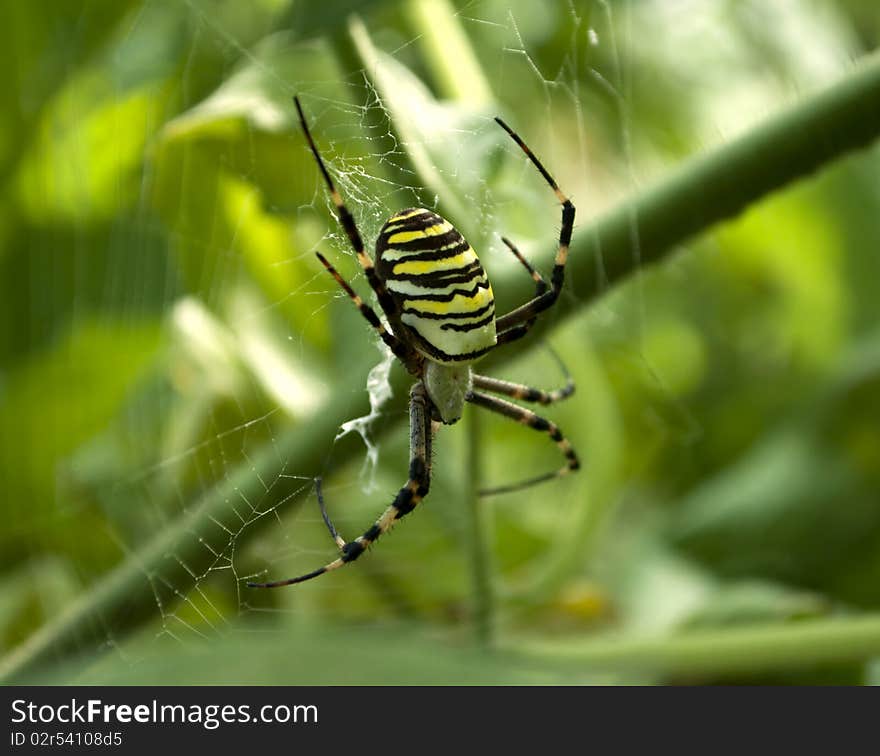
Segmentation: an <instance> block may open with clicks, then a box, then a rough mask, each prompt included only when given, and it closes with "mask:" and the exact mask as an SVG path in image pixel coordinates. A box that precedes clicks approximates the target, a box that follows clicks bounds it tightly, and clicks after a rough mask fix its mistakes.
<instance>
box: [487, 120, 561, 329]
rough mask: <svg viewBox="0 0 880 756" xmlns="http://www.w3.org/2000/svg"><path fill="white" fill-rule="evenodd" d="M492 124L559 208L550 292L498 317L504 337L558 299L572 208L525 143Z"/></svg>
mask: <svg viewBox="0 0 880 756" xmlns="http://www.w3.org/2000/svg"><path fill="white" fill-rule="evenodd" d="M495 121H496V122H497V123H498V125H499V126H500V127H501V128H502V129H504V130H505V131H506V132H507V133H508V134H509V135H510V137H511V139H513V141H514V142H516V143H517V144H518V145H519V146H520V149H522V151H523V152H525V154H526V156H527V157H528V159H529V160H531V162H532V164H533V165H534V166H535V168H537V169H538V172H539V173H540V174H541V175H542V176H543V177H544V180H545V181H546V182H547V183H548V184H549V185H550V188H551V189H552V190H553V191H554V193H555V194H556V198H557V199H558V200H559V202H560V204H561V205H562V228H561V229H560V231H559V247H558V248H557V251H556V260H555V262H554V265H553V273H552V275H551V276H550V289H549V290H547V291H542V292H541V293H539V294H536V295H535V296H534V297H533V298H532V299H530V300H529V301H528V302H526V303H525V304H523V305H520V306H519V307H517V308H516V309H514V310H511V311H510V312H509V313H507V314H506V315H503V316H502V317H500V318H498V320H497V321H496V328H497V329H498V332H499V333H502V334H503V332H504V331H508V330H510V329H512V328H513V327H516V326H520V325H522V324H526V325H525V330H526V331H527V330H528V328H529V327H530V325H531V322H533V321H534V319H535V317H537V315H539V314H540V313H541V312H543V311H544V310H546V309H548V308H550V307H552V306H553V304H554V303H555V302H556V300H557V298H558V297H559V292H560V291H561V290H562V283H563V281H564V280H565V264H566V262H567V261H568V248H569V246H570V244H571V232H572V230H573V228H574V215H575V207H574V205H573V204H572V203H571V200H570V199H568V197H566V196H565V195H564V194H563V193H562V191H561V190H560V189H559V186H558V184H557V183H556V181H555V179H554V178H553V177H552V176H551V175H550V174H549V173H548V172H547V169H546V168H544V166H543V165H542V164H541V161H540V160H538V158H536V157H535V155H534V153H533V152H532V151H531V150H530V149H529V147H528V146H527V145H526V143H525V142H523V140H522V139H521V138H520V136H519V135H518V134H517V133H516V132H515V131H514V130H513V129H511V128H510V126H508V125H507V124H506V123H505V122H504V121H502V120H501V119H500V118H496V119H495ZM508 246H510V245H508ZM530 321H531V322H530ZM524 334H525V331H518V332H517V335H516V336H515V337H512V338H511V337H509V338H508V339H506V341H507V342H508V343H509V342H510V341H513V340H515V338H519V337H520V336H522V335H524Z"/></svg>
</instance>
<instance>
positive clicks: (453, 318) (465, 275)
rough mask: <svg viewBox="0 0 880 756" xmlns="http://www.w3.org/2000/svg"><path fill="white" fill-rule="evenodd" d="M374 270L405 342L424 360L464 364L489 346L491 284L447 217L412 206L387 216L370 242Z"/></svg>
mask: <svg viewBox="0 0 880 756" xmlns="http://www.w3.org/2000/svg"><path fill="white" fill-rule="evenodd" d="M376 270H377V272H378V274H379V277H380V278H381V279H382V280H383V281H384V282H385V287H386V288H387V289H388V292H389V293H390V294H391V297H392V298H393V299H394V301H395V304H396V305H397V309H398V312H399V313H400V322H401V324H402V325H403V327H404V328H405V329H406V331H407V334H406V336H407V337H408V340H410V341H412V343H413V345H414V346H415V347H416V349H418V350H419V351H420V352H422V353H423V354H424V355H425V356H426V357H428V358H429V359H431V360H433V361H435V362H440V363H461V362H469V361H471V360H475V359H477V358H478V357H481V356H482V355H484V354H485V353H486V352H488V351H489V350H490V349H492V347H494V346H495V343H496V335H495V297H494V295H493V293H492V286H491V284H490V283H489V279H488V277H487V276H486V271H485V270H483V266H482V265H481V264H480V260H479V258H478V257H477V254H476V252H474V250H473V248H472V247H471V246H470V244H468V243H467V241H466V240H465V238H464V237H463V236H462V235H461V234H460V233H459V232H458V230H456V228H455V226H453V225H452V224H451V223H450V222H449V221H447V220H444V219H443V218H442V217H440V216H439V215H437V214H436V213H434V212H432V211H430V210H424V209H418V208H409V209H407V210H402V211H401V212H399V213H397V214H396V215H394V216H392V217H391V218H389V219H388V221H387V222H386V223H385V225H384V226H383V227H382V230H381V231H380V232H379V238H378V240H377V241H376Z"/></svg>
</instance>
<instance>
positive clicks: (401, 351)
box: [315, 252, 414, 365]
mask: <svg viewBox="0 0 880 756" xmlns="http://www.w3.org/2000/svg"><path fill="white" fill-rule="evenodd" d="M315 254H316V255H317V256H318V259H319V260H320V261H321V265H323V266H324V267H325V268H326V269H327V272H328V273H329V274H330V275H331V276H333V278H335V279H336V283H338V284H339V285H340V286H341V287H342V290H343V291H344V292H345V293H346V294H348V296H349V298H350V299H351V301H352V302H354V305H355V307H357V308H358V310H360V313H361V315H363V316H364V317H365V318H366V319H367V322H368V323H369V324H370V325H371V326H373V328H375V329H376V333H378V334H379V336H380V337H381V339H382V341H384V342H385V343H386V344H387V345H388V348H389V349H390V350H391V351H392V352H393V353H394V355H395V356H396V357H397V358H398V359H399V360H401V361H402V362H403V363H404V364H405V365H409V364H410V362H411V360H412V358H413V356H414V355H413V350H412V349H410V348H409V347H408V346H407V345H406V344H404V343H403V342H402V341H401V340H400V339H398V338H397V337H396V336H395V335H394V334H393V333H391V332H390V331H388V329H387V328H385V326H383V325H382V321H380V320H379V316H378V315H376V311H375V310H374V309H373V308H372V307H370V306H369V305H368V304H367V303H366V302H364V300H363V299H361V298H360V296H358V294H357V293H356V292H355V290H354V289H352V288H351V286H349V285H348V283H347V282H346V281H345V279H344V278H343V277H342V276H341V275H339V272H338V271H337V270H336V268H334V267H333V266H332V265H331V264H330V263H329V262H327V258H326V257H324V255H322V254H321V253H320V252H315Z"/></svg>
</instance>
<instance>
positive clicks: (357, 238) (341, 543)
mask: <svg viewBox="0 0 880 756" xmlns="http://www.w3.org/2000/svg"><path fill="white" fill-rule="evenodd" d="M293 99H294V103H295V104H296V109H297V113H298V114H299V121H300V125H301V126H302V130H303V133H304V134H305V138H306V140H307V141H308V144H309V148H310V149H311V151H312V154H313V155H314V157H315V160H316V162H317V163H318V168H319V169H320V171H321V174H322V175H323V177H324V182H325V183H326V184H327V189H328V190H329V192H330V198H331V200H332V201H333V204H334V205H335V206H336V214H337V218H338V221H339V223H340V224H341V225H342V228H343V229H344V231H345V234H346V236H348V239H349V241H350V242H351V246H352V247H353V248H354V252H355V254H356V255H357V259H358V262H359V263H360V264H361V267H362V268H363V270H364V275H365V276H366V279H367V282H368V283H369V284H370V287H371V288H372V289H373V291H374V292H375V293H376V298H377V299H378V302H379V306H380V307H381V308H382V312H384V313H385V317H386V318H387V321H388V327H386V326H385V325H383V324H382V322H381V321H380V320H379V317H378V316H377V315H376V312H375V311H374V310H373V308H372V307H370V305H368V304H367V303H366V302H364V301H363V300H362V299H361V297H360V296H359V295H358V294H357V293H355V291H354V289H352V288H351V286H349V285H348V283H347V282H346V281H345V280H343V278H342V276H340V275H339V273H338V272H337V271H336V269H335V268H334V267H333V266H332V265H331V264H330V263H329V262H328V261H327V259H326V258H325V257H324V256H323V255H322V254H321V253H320V252H317V253H316V254H317V257H318V259H319V260H320V261H321V264H322V265H323V266H324V267H325V268H326V269H327V271H328V272H329V273H330V275H331V276H333V278H334V279H336V282H337V283H338V284H339V286H341V287H342V289H343V291H345V293H346V294H347V295H348V296H349V298H350V299H351V301H352V302H353V303H354V305H355V306H356V307H357V308H358V310H360V312H361V314H362V315H363V316H364V318H366V320H367V321H368V322H369V324H370V325H371V326H372V327H373V328H374V329H375V331H376V332H377V333H378V335H379V337H380V338H381V339H382V341H384V342H385V344H387V345H388V348H389V349H390V350H391V351H392V352H393V354H394V355H395V356H396V357H397V359H398V360H400V362H401V363H402V364H403V366H404V367H405V368H406V369H407V370H408V371H409V372H410V373H411V374H412V375H413V376H414V377H415V379H416V382H415V383H414V385H413V386H412V389H411V390H410V394H409V424H410V461H409V478H408V480H407V482H406V484H405V485H404V486H403V488H401V489H400V491H399V492H398V494H397V496H396V497H395V499H394V501H393V502H392V503H391V505H390V506H388V507H387V508H386V509H385V511H384V512H383V513H382V514H381V516H380V517H379V519H378V520H376V521H375V522H374V523H373V525H372V526H371V527H370V528H368V529H367V530H366V531H365V532H364V533H363V535H360V536H358V537H357V538H355V539H354V540H352V541H346V540H345V539H343V538H342V537H341V536H340V535H339V533H338V532H337V531H336V528H335V527H334V526H333V523H332V522H331V520H330V517H329V515H328V514H327V509H326V507H325V505H324V498H323V495H322V492H321V484H320V479H318V480H316V495H317V499H318V504H319V506H320V508H321V516H322V517H323V520H324V524H325V525H326V526H327V529H328V530H329V531H330V536H331V537H332V538H333V540H334V541H335V543H336V546H337V547H338V548H339V551H340V556H339V557H338V558H337V559H335V560H334V561H332V562H330V563H329V564H326V565H324V566H323V567H319V568H318V569H316V570H313V571H312V572H308V573H306V574H304V575H300V576H299V577H294V578H288V579H286V580H277V581H273V582H268V583H253V582H249V583H248V586H249V587H251V588H278V587H280V586H284V585H293V584H294V583H302V582H304V581H306V580H311V579H312V578H316V577H318V576H320V575H323V574H324V573H325V572H330V571H331V570H335V569H338V568H340V567H344V566H345V565H347V564H349V563H350V562H353V561H354V560H355V559H357V558H358V557H359V556H360V555H361V554H363V553H364V551H366V549H367V548H368V547H369V546H370V545H372V544H373V543H375V542H376V541H377V540H378V539H379V537H380V536H382V535H383V534H384V533H386V532H387V531H388V530H389V529H390V528H391V527H392V525H393V524H394V523H395V522H396V521H397V520H399V519H401V518H402V517H404V516H405V515H407V514H409V513H410V512H412V511H413V509H415V508H416V506H417V505H418V504H419V503H420V502H421V501H422V499H424V498H425V496H426V495H427V494H428V488H429V486H430V482H431V444H432V441H433V436H434V433H435V431H436V429H437V428H439V426H440V424H441V423H445V424H447V425H448V424H452V423H455V422H457V421H458V420H459V418H460V417H461V415H462V411H463V409H464V405H465V403H469V404H474V405H476V406H478V407H483V408H484V409H487V410H489V411H491V412H496V413H498V414H500V415H503V416H505V417H508V418H510V419H511V420H515V421H517V422H519V423H521V424H523V425H525V426H527V427H529V428H532V429H534V430H536V431H541V432H543V433H546V434H548V435H549V436H550V438H551V439H552V440H553V441H554V442H555V443H556V445H557V446H558V447H559V449H560V451H561V452H562V454H563V456H564V457H565V465H564V466H563V467H562V468H560V469H558V470H555V471H554V472H551V473H547V474H545V475H541V476H539V477H536V478H531V479H529V480H525V481H522V482H520V483H517V484H513V485H508V486H504V487H500V488H494V489H490V490H487V491H482V492H481V494H491V493H500V492H502V491H511V490H516V489H518V488H521V487H524V486H527V485H531V484H533V483H538V482H541V481H544V480H549V479H551V478H555V477H557V476H561V475H566V474H568V473H569V472H571V471H573V470H577V469H578V468H579V467H580V463H579V462H578V458H577V455H576V454H575V452H574V450H573V449H572V447H571V444H569V442H568V440H567V439H566V438H565V436H563V434H562V431H560V429H559V427H558V426H557V425H556V424H555V423H552V422H550V421H549V420H545V419H544V418H543V417H540V416H539V415H537V414H535V413H534V412H532V411H531V410H528V409H526V408H524V407H521V406H519V405H518V404H514V403H513V402H510V401H507V400H505V399H500V398H497V397H495V396H491V395H490V394H488V393H484V392H492V393H494V394H502V395H504V396H508V397H511V398H513V399H518V400H520V401H525V402H533V403H537V404H545V405H546V404H552V403H553V402H556V401H559V400H560V399H564V398H566V397H568V396H570V395H571V394H572V393H573V391H574V384H573V383H572V381H571V379H570V378H569V379H568V380H567V383H566V385H565V387H563V388H561V389H557V390H555V391H541V390H539V389H534V388H531V387H529V386H524V385H520V384H516V383H511V382H509V381H504V380H499V379H497V378H489V377H488V376H484V375H478V374H476V373H474V372H473V369H472V367H471V366H472V365H473V363H474V362H476V361H477V360H478V359H479V358H481V357H483V356H484V355H485V354H487V353H488V352H490V351H491V350H493V349H495V348H496V347H498V346H501V345H502V344H509V343H511V342H512V341H516V340H517V339H520V338H522V337H523V336H525V335H526V333H527V332H528V331H529V329H530V328H531V327H532V325H533V324H534V323H535V320H536V319H537V316H538V315H539V314H540V313H542V312H544V311H545V310H547V309H549V308H550V307H551V306H552V305H553V304H554V303H555V302H556V300H557V298H558V297H559V292H560V291H561V290H562V284H563V279H564V276H565V263H566V259H567V257H568V247H569V244H570V242H571V233H572V228H573V226H574V214H575V208H574V205H573V204H572V203H571V201H570V200H569V199H568V198H567V197H566V196H565V195H564V194H563V193H562V191H561V190H560V189H559V187H558V186H557V184H556V181H555V180H554V179H553V177H552V176H551V175H550V174H549V173H548V172H547V170H546V169H545V168H544V166H543V165H541V162H540V161H539V160H538V158H536V157H535V155H534V154H533V153H532V151H531V150H530V149H529V148H528V147H527V146H526V144H525V142H523V140H522V139H521V138H520V137H519V135H517V133H516V132H515V131H513V129H511V128H510V127H509V126H508V125H507V124H506V123H505V122H504V121H503V120H501V119H500V118H496V119H495V121H496V122H497V123H498V125H499V126H501V128H502V129H504V130H505V131H506V132H507V133H508V134H509V135H510V137H511V138H512V139H513V141H515V142H516V143H517V144H518V145H519V147H520V148H521V149H522V151H523V152H524V153H525V154H526V156H527V157H528V159H529V160H530V161H531V162H532V164H533V165H534V166H535V168H537V169H538V172H539V173H540V174H541V176H543V177H544V180H545V181H546V182H547V184H549V186H550V188H551V189H552V190H553V191H554V192H555V194H556V197H557V199H558V200H559V202H560V204H561V205H562V228H561V230H560V233H559V247H558V250H557V252H556V260H555V263H554V266H553V273H552V275H551V277H550V283H549V284H548V283H547V281H546V280H545V279H544V278H543V277H542V276H541V274H540V273H538V272H537V271H536V270H535V269H534V268H533V267H532V265H531V264H530V263H529V262H528V261H527V260H526V259H525V257H523V255H522V254H521V253H520V252H519V250H517V248H516V246H514V244H513V243H512V242H510V241H509V240H508V239H506V238H504V237H502V241H503V242H504V244H505V245H506V246H507V247H508V248H509V249H510V251H511V252H512V253H513V255H514V256H515V257H516V259H517V260H519V262H520V263H521V264H522V265H523V266H524V267H525V269H526V271H528V273H529V275H531V277H532V280H533V281H534V282H535V294H534V296H533V297H532V299H530V300H529V301H528V302H526V303H525V304H523V305H520V306H519V307H517V308H515V309H514V310H512V311H511V312H508V313H507V314H506V315H502V316H500V317H496V315H495V299H494V295H493V293H492V286H491V285H490V284H489V279H488V278H487V276H486V273H485V271H484V270H483V267H482V265H481V264H480V261H479V259H478V258H477V255H476V253H475V252H474V250H473V249H472V248H471V246H470V245H469V244H468V243H467V242H466V241H465V239H464V237H463V236H462V235H461V234H460V233H459V232H458V231H457V230H456V229H455V227H454V226H453V225H452V224H451V223H450V222H449V221H447V220H445V219H444V218H442V217H440V216H439V215H437V214H436V213H434V212H432V211H431V210H425V209H423V208H408V209H406V210H401V211H400V212H399V213H396V214H395V215H392V216H391V217H390V218H389V219H388V221H387V222H386V223H385V225H384V226H383V227H382V229H381V231H380V232H379V238H378V239H377V241H376V255H375V263H374V262H373V260H371V259H370V257H369V256H368V255H367V253H366V252H365V251H364V243H363V241H362V239H361V235H360V232H359V231H358V229H357V226H356V225H355V221H354V218H353V217H352V215H351V213H350V212H349V210H348V208H347V207H346V206H345V203H344V202H343V201H342V196H341V195H340V194H339V191H338V190H337V189H336V186H335V185H334V183H333V179H332V178H331V177H330V174H329V172H328V171H327V167H326V166H325V165H324V161H323V160H322V159H321V155H320V153H319V152H318V148H317V147H316V146H315V141H314V139H313V138H312V134H311V132H310V131H309V127H308V123H307V122H306V118H305V115H304V114H303V109H302V105H301V104H300V101H299V98H298V97H294V98H293Z"/></svg>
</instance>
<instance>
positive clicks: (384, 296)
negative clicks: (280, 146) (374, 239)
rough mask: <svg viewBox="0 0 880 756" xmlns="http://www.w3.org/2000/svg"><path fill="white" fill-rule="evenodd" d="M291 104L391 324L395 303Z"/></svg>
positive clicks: (301, 117) (303, 120) (298, 107)
mask: <svg viewBox="0 0 880 756" xmlns="http://www.w3.org/2000/svg"><path fill="white" fill-rule="evenodd" d="M293 102H294V104H295V105H296V112H297V113H298V114H299V122H300V125H301V126H302V130H303V133H304V134H305V137H306V140H307V141H308V143H309V149H310V150H311V151H312V155H314V156H315V161H316V162H317V163H318V168H320V170H321V175H322V176H323V177H324V182H325V183H326V184H327V189H328V190H329V191H330V199H331V200H332V201H333V204H334V206H335V207H336V215H337V218H338V220H339V223H340V224H341V225H342V228H343V229H344V230H345V234H346V236H348V240H349V242H351V246H352V249H353V250H354V252H355V255H356V256H357V259H358V262H359V263H360V265H361V267H362V268H363V270H364V275H365V276H366V277H367V282H368V283H369V284H370V287H371V288H372V289H373V291H375V292H376V297H377V298H378V300H379V306H380V307H381V308H382V311H383V312H384V313H385V315H386V316H387V317H388V319H389V320H390V321H392V322H393V321H394V318H395V317H396V315H397V304H396V303H395V301H394V298H393V297H392V296H391V295H390V294H389V293H388V289H387V288H386V287H385V283H384V282H383V281H382V279H381V278H379V276H378V275H377V274H376V268H375V266H374V265H373V261H372V259H370V256H369V255H368V254H367V253H366V250H365V249H364V241H363V239H362V238H361V234H360V232H359V231H358V228H357V224H356V223H355V222H354V216H352V214H351V213H350V212H349V210H348V208H347V207H346V206H345V203H344V202H343V201H342V195H341V194H340V193H339V190H338V189H337V188H336V185H335V184H334V183H333V179H332V178H330V172H329V171H328V170H327V166H325V165H324V160H323V159H322V158H321V153H320V152H318V148H317V146H316V145H315V140H314V139H312V132H311V131H310V130H309V125H308V123H306V117H305V115H304V114H303V109H302V105H301V104H300V101H299V97H294V98H293ZM362 312H363V311H362Z"/></svg>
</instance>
